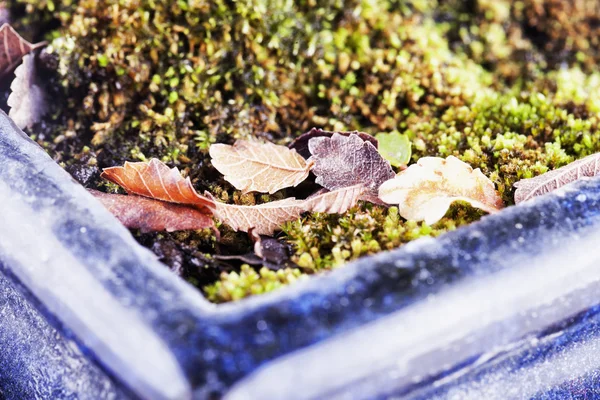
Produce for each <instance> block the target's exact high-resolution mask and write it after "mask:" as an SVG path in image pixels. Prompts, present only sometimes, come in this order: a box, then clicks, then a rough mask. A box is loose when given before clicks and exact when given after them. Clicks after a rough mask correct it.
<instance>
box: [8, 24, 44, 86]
mask: <svg viewBox="0 0 600 400" xmlns="http://www.w3.org/2000/svg"><path fill="white" fill-rule="evenodd" d="M44 45H45V43H44V42H42V43H36V44H31V43H29V42H28V41H27V40H25V39H23V38H22V37H21V35H19V34H18V33H17V32H16V31H15V30H14V29H13V27H12V26H10V25H9V24H6V23H5V24H3V25H2V26H1V27H0V77H2V76H4V75H6V74H7V73H8V72H10V71H12V69H13V68H14V67H15V66H16V65H17V64H18V63H19V62H20V61H21V58H23V56H24V55H25V54H27V53H29V52H31V51H33V50H35V49H37V48H39V47H41V46H44Z"/></svg>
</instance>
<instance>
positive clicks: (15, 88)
mask: <svg viewBox="0 0 600 400" xmlns="http://www.w3.org/2000/svg"><path fill="white" fill-rule="evenodd" d="M10 89H11V90H12V91H11V93H10V96H8V101H7V103H8V105H9V107H10V112H9V113H8V116H9V117H10V118H12V120H13V121H14V123H15V124H16V125H17V126H18V127H19V128H21V129H25V128H30V127H31V126H33V125H34V124H35V123H37V122H39V121H40V120H41V119H42V117H43V116H44V114H46V112H47V111H48V107H47V103H46V96H45V94H44V91H43V90H42V88H41V86H40V85H39V84H38V78H37V74H36V68H35V57H34V55H33V54H27V55H26V56H25V57H23V63H22V64H21V65H19V66H18V67H17V69H16V70H15V79H14V80H13V81H12V83H11V85H10Z"/></svg>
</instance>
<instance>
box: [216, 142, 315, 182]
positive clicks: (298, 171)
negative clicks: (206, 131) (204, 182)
mask: <svg viewBox="0 0 600 400" xmlns="http://www.w3.org/2000/svg"><path fill="white" fill-rule="evenodd" d="M209 152H210V156H211V157H212V164H213V166H214V167H215V168H216V169H217V170H218V171H219V172H220V173H222V174H223V175H225V179H226V180H227V181H228V182H230V183H231V184H232V185H233V186H235V188H236V189H238V190H241V191H243V192H252V191H256V192H262V193H275V192H276V191H278V190H279V189H283V188H286V187H290V186H296V185H298V184H299V183H300V182H302V181H303V180H305V179H306V177H307V176H308V173H309V171H310V168H311V167H312V164H311V163H307V162H306V160H305V159H304V158H302V156H300V155H299V154H298V153H296V151H295V150H290V149H288V148H287V147H285V146H278V145H276V144H273V143H258V142H249V141H246V140H238V141H236V142H235V144H234V145H233V146H229V145H226V144H213V145H212V146H210V150H209Z"/></svg>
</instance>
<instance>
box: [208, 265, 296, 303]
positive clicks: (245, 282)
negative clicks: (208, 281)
mask: <svg viewBox="0 0 600 400" xmlns="http://www.w3.org/2000/svg"><path fill="white" fill-rule="evenodd" d="M306 278H307V275H304V274H303V273H302V272H301V271H300V270H299V269H296V268H294V269H292V268H286V269H280V270H279V271H271V270H269V269H267V268H265V267H262V268H261V269H260V270H259V271H256V270H254V269H253V268H251V267H250V266H248V265H247V264H244V265H242V268H241V270H240V272H229V273H227V272H223V273H222V274H221V277H220V279H219V280H218V281H217V282H215V283H214V284H212V285H208V286H206V287H204V292H205V293H206V296H207V297H208V299H209V300H210V301H213V302H215V303H224V302H227V301H235V300H240V299H243V298H244V297H248V296H250V295H257V294H263V293H267V292H271V291H273V290H275V289H279V288H280V287H283V286H286V285H289V284H291V283H294V282H296V281H298V280H302V279H306Z"/></svg>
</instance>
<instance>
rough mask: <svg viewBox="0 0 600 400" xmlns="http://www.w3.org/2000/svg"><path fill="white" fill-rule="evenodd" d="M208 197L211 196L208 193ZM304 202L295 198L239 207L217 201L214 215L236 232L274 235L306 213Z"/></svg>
mask: <svg viewBox="0 0 600 400" xmlns="http://www.w3.org/2000/svg"><path fill="white" fill-rule="evenodd" d="M207 196H210V194H209V193H207ZM303 204H304V202H303V201H302V200H296V199H294V198H293V197H290V198H287V199H284V200H279V201H272V202H270V203H265V204H260V205H257V206H237V205H233V204H225V203H221V202H218V201H215V210H214V215H215V217H217V218H218V219H219V220H221V222H223V223H224V224H227V225H229V226H230V227H231V228H232V229H233V230H235V231H242V232H248V231H250V230H251V229H252V232H253V233H254V234H258V235H272V234H273V232H275V231H276V230H279V229H281V225H283V223H285V222H287V221H293V220H295V219H298V218H299V217H300V215H301V214H302V213H303V212H304V211H305V210H304V207H303Z"/></svg>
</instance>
